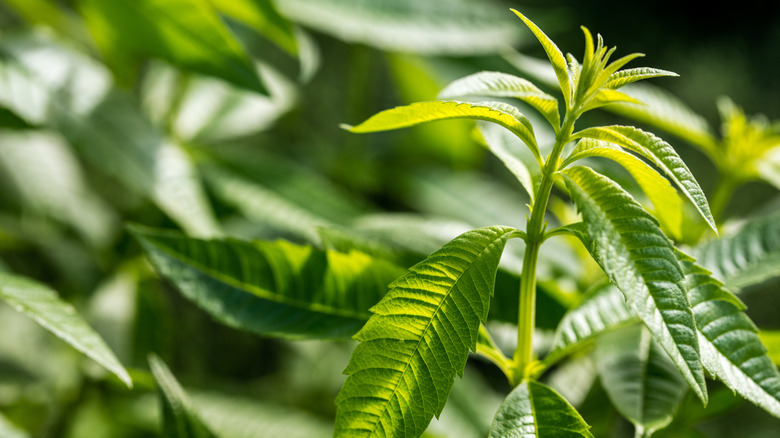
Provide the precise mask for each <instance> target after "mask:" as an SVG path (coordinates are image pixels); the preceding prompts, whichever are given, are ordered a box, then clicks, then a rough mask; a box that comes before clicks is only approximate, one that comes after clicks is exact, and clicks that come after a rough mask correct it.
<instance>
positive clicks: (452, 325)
mask: <svg viewBox="0 0 780 438" xmlns="http://www.w3.org/2000/svg"><path fill="white" fill-rule="evenodd" d="M514 232H515V230H514V229H513V228H506V227H486V228H480V229H478V230H474V231H469V232H467V233H464V234H462V235H460V236H458V237H456V238H455V239H454V240H452V241H451V242H450V243H448V244H446V245H444V246H443V247H442V248H441V249H439V250H438V251H436V252H434V253H433V254H431V255H430V256H429V257H428V258H426V259H425V260H424V261H422V262H420V263H419V264H417V265H415V266H413V267H412V268H410V270H409V273H407V274H406V275H405V276H403V277H401V278H400V279H398V280H396V281H395V282H393V284H392V285H391V289H390V292H388V294H387V296H385V298H384V299H382V301H380V302H379V304H377V305H376V306H374V307H373V308H372V309H371V311H372V312H373V315H372V316H371V319H369V321H368V322H367V323H366V325H365V326H364V327H363V329H362V330H361V331H360V332H358V334H357V335H356V336H355V339H357V340H359V341H360V342H361V343H360V344H359V345H358V347H357V348H356V349H355V352H354V353H353V355H352V359H351V360H350V363H349V365H348V366H347V368H346V369H345V370H344V373H345V374H347V375H348V377H347V380H346V382H345V383H344V386H343V387H342V389H341V392H340V393H339V395H338V397H337V399H336V405H337V407H338V410H337V414H336V432H335V435H336V436H372V435H373V436H385V437H392V436H418V435H420V434H421V433H422V432H423V431H424V430H425V428H426V427H427V425H428V422H429V421H430V420H431V418H433V416H434V415H438V414H439V413H440V412H441V409H442V408H443V407H444V404H445V402H446V401H447V397H448V395H449V392H450V389H451V388H452V384H453V381H454V379H455V375H456V374H461V373H462V372H463V367H464V366H465V363H466V358H467V357H468V351H469V349H471V350H475V349H476V341H477V332H478V329H479V325H480V322H484V321H485V320H486V318H487V313H488V307H489V303H490V296H491V295H492V293H493V285H494V281H495V275H496V270H497V268H498V260H499V258H500V256H501V252H502V250H503V247H504V244H505V243H506V241H507V240H508V239H509V238H510V237H511V235H512V234H513V233H514Z"/></svg>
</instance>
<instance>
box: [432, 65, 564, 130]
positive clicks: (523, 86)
mask: <svg viewBox="0 0 780 438" xmlns="http://www.w3.org/2000/svg"><path fill="white" fill-rule="evenodd" d="M437 97H438V98H439V99H457V98H462V97H513V98H516V99H520V100H522V101H523V102H525V103H527V104H529V105H531V106H532V107H533V108H534V109H536V110H537V111H539V113H541V114H542V115H543V116H544V118H545V119H547V121H548V122H550V124H551V125H552V126H553V128H555V129H557V128H558V127H559V126H560V124H561V121H560V114H559V113H558V99H556V98H554V97H553V96H550V95H549V94H547V93H545V92H543V91H542V90H540V89H539V88H537V87H536V85H534V84H532V83H531V82H530V81H528V80H527V79H523V78H519V77H517V76H514V75H510V74H507V73H500V72H492V71H483V72H479V73H474V74H472V75H469V76H466V77H464V78H461V79H458V80H456V81H454V82H452V83H451V84H449V85H448V86H447V87H446V88H444V89H443V90H441V92H440V93H439V95H438V96H437Z"/></svg>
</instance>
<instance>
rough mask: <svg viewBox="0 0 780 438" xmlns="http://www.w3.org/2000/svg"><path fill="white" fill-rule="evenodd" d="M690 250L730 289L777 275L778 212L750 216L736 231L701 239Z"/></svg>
mask: <svg viewBox="0 0 780 438" xmlns="http://www.w3.org/2000/svg"><path fill="white" fill-rule="evenodd" d="M693 253H694V254H693V255H694V256H695V257H696V259H697V260H698V262H699V263H700V264H701V265H702V266H704V267H705V268H707V269H709V270H710V271H712V273H713V275H714V276H715V277H716V278H718V279H720V280H722V281H723V282H724V283H725V284H726V287H728V288H731V289H741V288H744V287H747V286H750V285H753V284H758V283H760V282H762V281H764V280H767V279H769V278H772V277H776V276H778V275H780V214H777V213H775V214H771V215H769V216H766V217H763V218H760V219H755V220H751V221H750V222H748V223H747V224H746V225H745V226H744V227H743V228H742V229H740V230H739V231H737V232H736V233H734V234H730V235H726V236H723V237H722V238H720V239H713V240H710V241H708V242H705V243H703V244H702V245H700V246H698V247H697V248H695V249H694V251H693Z"/></svg>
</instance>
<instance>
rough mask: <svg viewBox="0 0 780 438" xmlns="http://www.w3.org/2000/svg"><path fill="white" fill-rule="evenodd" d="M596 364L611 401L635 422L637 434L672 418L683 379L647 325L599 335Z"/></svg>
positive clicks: (678, 403) (665, 424) (678, 401)
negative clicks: (654, 339) (654, 340)
mask: <svg viewBox="0 0 780 438" xmlns="http://www.w3.org/2000/svg"><path fill="white" fill-rule="evenodd" d="M596 366H597V367H598V370H599V374H600V375H601V385H602V386H603V387H604V390H605V391H606V392H607V395H608V396H609V399H610V400H611V401H612V405H613V406H614V407H615V408H616V409H617V410H618V412H620V414H621V415H623V416H624V417H626V419H628V420H629V421H631V422H632V423H634V425H635V426H636V428H637V436H650V435H652V433H653V432H654V431H656V430H658V429H661V428H663V427H666V426H667V425H668V424H669V423H670V422H671V421H672V418H674V415H675V413H676V412H677V408H678V407H679V406H680V402H682V399H683V396H684V395H685V388H686V387H685V381H684V380H683V378H682V376H680V373H679V372H678V371H677V368H675V366H674V363H672V361H671V360H669V357H668V356H667V355H666V354H665V353H664V351H663V350H662V349H661V348H660V347H659V346H658V344H657V343H655V342H653V338H652V336H651V335H650V332H648V331H647V328H646V327H644V326H643V325H634V326H631V327H626V328H623V329H621V330H616V331H613V332H610V333H606V334H604V335H603V336H601V337H599V339H598V341H597V342H596ZM640 434H641V435H640Z"/></svg>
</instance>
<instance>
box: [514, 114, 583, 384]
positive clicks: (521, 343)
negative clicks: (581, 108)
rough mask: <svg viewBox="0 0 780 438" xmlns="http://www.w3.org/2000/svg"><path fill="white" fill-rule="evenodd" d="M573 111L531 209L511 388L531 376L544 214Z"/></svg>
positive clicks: (554, 149) (565, 123) (562, 130)
mask: <svg viewBox="0 0 780 438" xmlns="http://www.w3.org/2000/svg"><path fill="white" fill-rule="evenodd" d="M572 114H574V112H571V111H567V114H566V117H565V118H564V120H563V125H562V127H561V129H560V131H558V134H557V135H556V138H555V146H553V150H552V152H550V155H549V156H548V157H547V161H546V162H545V165H544V168H543V169H542V181H541V183H540V184H539V188H538V190H537V192H536V197H535V200H534V203H533V206H531V218H530V219H529V220H528V225H527V226H526V239H525V242H526V246H525V255H524V256H523V271H522V272H521V274H520V300H519V301H520V303H519V306H518V314H517V348H516V349H515V354H514V357H513V364H514V366H513V370H512V371H513V372H512V375H510V376H509V380H510V383H511V384H512V386H517V385H519V384H520V382H522V381H523V379H525V378H526V377H528V375H529V371H530V370H529V369H528V366H529V365H530V364H531V363H532V361H533V332H534V327H535V316H536V315H535V312H536V264H537V261H538V259H539V249H540V248H541V246H542V242H543V241H544V239H545V231H546V228H547V222H546V221H545V219H544V214H545V212H546V211H547V203H548V201H549V200H550V193H551V192H552V187H553V182H554V178H555V177H554V174H555V172H557V171H558V168H559V167H560V164H561V153H562V152H563V147H564V146H566V143H568V142H569V140H570V138H571V133H572V131H573V129H574V120H575V117H571V115H572Z"/></svg>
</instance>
